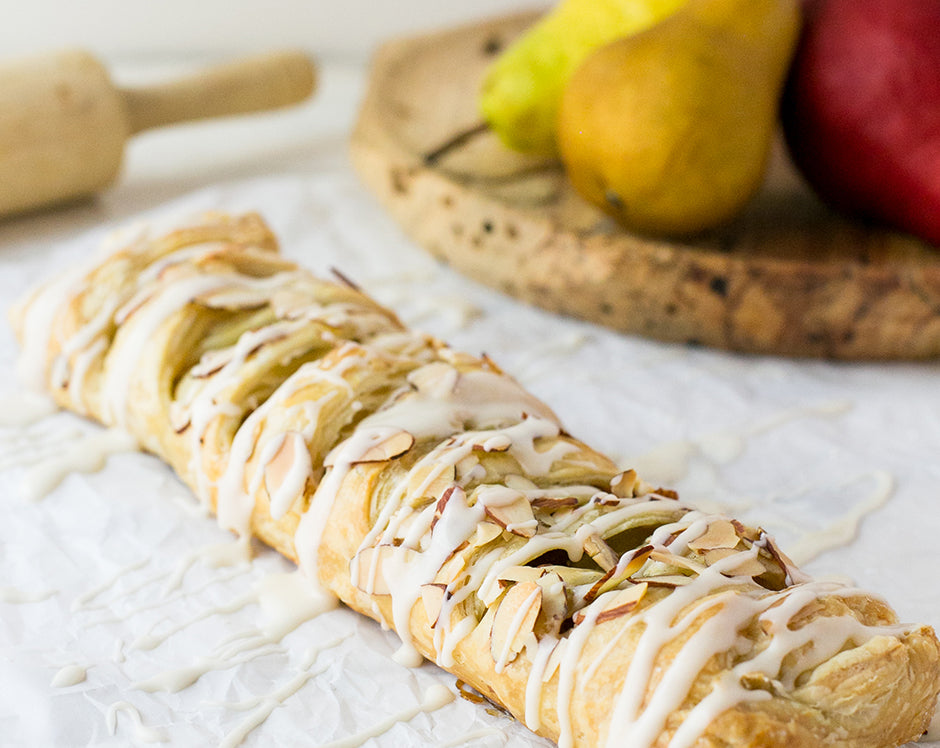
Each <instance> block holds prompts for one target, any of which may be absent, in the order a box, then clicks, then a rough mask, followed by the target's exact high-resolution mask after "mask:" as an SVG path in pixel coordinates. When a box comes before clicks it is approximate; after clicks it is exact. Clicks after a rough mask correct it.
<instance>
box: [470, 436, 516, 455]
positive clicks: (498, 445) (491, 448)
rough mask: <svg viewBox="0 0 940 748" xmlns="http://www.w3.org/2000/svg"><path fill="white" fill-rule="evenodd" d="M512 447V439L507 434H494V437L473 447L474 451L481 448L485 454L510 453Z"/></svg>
mask: <svg viewBox="0 0 940 748" xmlns="http://www.w3.org/2000/svg"><path fill="white" fill-rule="evenodd" d="M511 446H512V439H510V438H509V437H508V436H506V434H494V435H493V436H491V437H489V438H487V439H484V440H483V441H480V442H477V443H476V444H474V445H473V448H474V449H477V447H479V448H480V449H481V450H483V451H484V452H508V451H509V448H510V447H511Z"/></svg>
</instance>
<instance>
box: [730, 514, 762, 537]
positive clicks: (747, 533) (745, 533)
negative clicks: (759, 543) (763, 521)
mask: <svg viewBox="0 0 940 748" xmlns="http://www.w3.org/2000/svg"><path fill="white" fill-rule="evenodd" d="M731 524H732V525H734V529H735V530H736V531H737V533H738V536H739V537H742V538H744V539H745V540H750V541H751V542H752V543H753V542H754V541H755V540H757V539H758V538H759V537H760V530H755V529H754V528H753V527H746V526H745V525H744V523H742V522H739V521H738V520H736V519H733V520H731Z"/></svg>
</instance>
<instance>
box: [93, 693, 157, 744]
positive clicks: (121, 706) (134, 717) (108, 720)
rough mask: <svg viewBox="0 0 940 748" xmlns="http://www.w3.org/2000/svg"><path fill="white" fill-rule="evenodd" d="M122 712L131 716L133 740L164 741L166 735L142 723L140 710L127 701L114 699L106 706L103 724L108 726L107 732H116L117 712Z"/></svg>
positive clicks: (140, 741)
mask: <svg viewBox="0 0 940 748" xmlns="http://www.w3.org/2000/svg"><path fill="white" fill-rule="evenodd" d="M120 712H124V713H125V714H127V715H128V716H129V717H130V718H131V722H132V723H133V725H134V733H133V740H134V741H135V742H138V743H163V742H166V736H165V735H163V733H161V732H159V731H158V730H155V729H153V728H152V727H147V726H145V725H144V722H143V719H141V716H140V712H139V711H138V710H137V707H136V706H134V705H133V704H131V703H130V702H129V701H116V702H115V703H113V704H111V706H109V707H108V711H107V712H106V713H105V724H106V725H107V727H108V733H110V734H111V735H116V734H117V726H118V714H119V713H120Z"/></svg>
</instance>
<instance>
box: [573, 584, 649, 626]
mask: <svg viewBox="0 0 940 748" xmlns="http://www.w3.org/2000/svg"><path fill="white" fill-rule="evenodd" d="M645 594H646V584H645V583H642V582H641V583H640V584H633V585H630V586H629V587H625V588H624V589H620V590H616V591H613V592H608V593H607V594H606V596H605V598H604V600H603V607H602V608H601V612H600V613H598V614H597V617H596V618H595V619H594V622H595V623H597V624H600V623H604V622H605V621H612V620H613V619H615V618H620V617H621V616H625V615H627V613H629V612H631V611H632V610H633V609H634V608H635V607H636V606H637V605H639V603H640V600H642V599H643V596H644V595H645ZM585 617H586V614H585V612H584V611H583V610H579V611H578V612H577V613H575V614H574V616H573V617H572V621H573V622H574V624H575V625H576V626H577V625H579V624H581V623H582V622H583V621H584V619H585Z"/></svg>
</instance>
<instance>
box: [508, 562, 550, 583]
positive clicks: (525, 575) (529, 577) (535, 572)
mask: <svg viewBox="0 0 940 748" xmlns="http://www.w3.org/2000/svg"><path fill="white" fill-rule="evenodd" d="M541 576H542V570H541V569H537V568H535V567H534V566H509V567H507V568H505V569H503V570H502V571H501V572H500V573H499V576H498V577H497V579H502V580H504V581H507V582H535V581H536V580H538V578H539V577H541ZM559 581H561V580H560V579H559Z"/></svg>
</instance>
